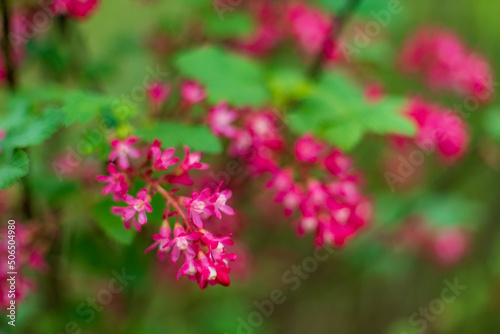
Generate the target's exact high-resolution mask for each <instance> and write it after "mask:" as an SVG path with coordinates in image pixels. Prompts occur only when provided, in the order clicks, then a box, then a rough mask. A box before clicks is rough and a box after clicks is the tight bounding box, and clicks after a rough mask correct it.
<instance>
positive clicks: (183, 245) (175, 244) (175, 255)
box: [162, 223, 203, 262]
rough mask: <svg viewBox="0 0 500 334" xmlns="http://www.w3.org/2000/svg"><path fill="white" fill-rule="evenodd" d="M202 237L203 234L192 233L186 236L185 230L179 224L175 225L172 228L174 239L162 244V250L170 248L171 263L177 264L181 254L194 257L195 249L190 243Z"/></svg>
mask: <svg viewBox="0 0 500 334" xmlns="http://www.w3.org/2000/svg"><path fill="white" fill-rule="evenodd" d="M201 236H203V233H200V232H194V233H191V234H187V233H186V230H184V228H183V227H182V226H181V225H180V224H179V223H176V224H175V228H174V238H173V239H172V240H170V241H169V242H167V243H166V244H164V245H163V246H162V248H168V247H170V246H172V253H171V259H172V262H177V260H178V259H179V256H180V255H181V253H186V254H188V255H191V256H194V254H195V247H194V245H193V243H192V241H193V240H197V239H199V238H200V237H201Z"/></svg>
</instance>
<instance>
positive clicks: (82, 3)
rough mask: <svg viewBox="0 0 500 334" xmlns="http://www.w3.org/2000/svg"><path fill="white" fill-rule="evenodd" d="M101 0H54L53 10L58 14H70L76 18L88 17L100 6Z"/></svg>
mask: <svg viewBox="0 0 500 334" xmlns="http://www.w3.org/2000/svg"><path fill="white" fill-rule="evenodd" d="M99 2H100V0H54V1H53V2H52V6H51V7H52V10H53V11H54V12H55V13H57V14H69V15H71V16H72V17H74V18H76V19H85V18H88V17H89V16H90V15H91V14H92V13H93V12H94V11H95V10H96V9H97V7H98V5H99Z"/></svg>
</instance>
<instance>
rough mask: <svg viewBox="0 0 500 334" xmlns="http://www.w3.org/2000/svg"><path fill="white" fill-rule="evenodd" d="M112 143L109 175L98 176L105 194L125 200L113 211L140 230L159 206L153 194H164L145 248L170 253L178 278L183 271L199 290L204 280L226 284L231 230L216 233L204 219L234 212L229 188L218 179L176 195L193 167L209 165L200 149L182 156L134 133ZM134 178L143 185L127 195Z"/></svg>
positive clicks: (189, 181) (190, 182)
mask: <svg viewBox="0 0 500 334" xmlns="http://www.w3.org/2000/svg"><path fill="white" fill-rule="evenodd" d="M139 144H140V146H139ZM111 145H112V151H111V153H110V155H109V160H110V163H109V165H108V175H101V176H98V177H97V180H98V181H100V182H104V183H107V185H106V186H105V187H104V189H103V190H102V193H103V194H111V195H112V196H113V199H114V200H115V201H117V202H119V204H124V205H122V206H118V205H117V206H114V207H113V208H112V212H113V213H114V214H115V215H119V216H121V217H122V219H123V222H124V225H125V228H127V229H129V228H131V227H134V228H135V229H136V230H137V231H141V230H142V226H144V225H145V224H146V223H148V213H151V212H152V211H153V210H155V209H156V210H158V209H157V208H154V207H153V206H152V205H151V199H152V198H153V197H154V196H161V197H163V199H164V201H165V204H166V209H165V210H164V212H163V222H162V225H161V227H160V229H159V233H158V234H155V235H153V240H154V243H153V244H152V245H151V247H149V248H148V249H147V250H146V253H147V252H149V251H151V250H152V249H154V248H158V257H159V258H160V259H165V258H166V256H167V254H168V253H170V254H171V256H170V259H171V261H172V262H174V263H176V262H178V261H179V260H180V261H181V262H182V266H181V267H180V269H179V270H178V272H177V275H176V278H179V277H180V276H186V277H188V278H189V279H191V280H192V281H197V282H198V284H199V286H200V288H202V289H203V288H205V287H206V286H207V285H208V284H211V285H214V284H222V285H225V286H227V285H229V284H230V280H229V273H230V268H229V261H232V260H235V259H236V255H234V254H231V253H227V252H226V247H227V246H231V245H233V241H232V240H231V238H230V236H231V234H229V235H226V236H222V237H216V236H214V235H213V234H212V233H210V232H209V231H208V230H207V229H206V228H205V221H206V219H207V218H209V217H210V216H215V217H216V218H218V219H221V218H222V216H223V214H225V215H234V214H235V211H234V210H233V209H232V208H231V207H230V206H229V205H228V204H227V201H228V200H229V199H230V198H231V195H232V193H231V191H230V190H229V189H222V187H223V185H222V183H221V184H219V185H218V187H217V188H216V189H210V188H205V189H203V190H201V191H193V192H192V194H191V196H180V195H178V193H179V192H185V190H186V189H185V188H187V187H188V186H192V185H193V184H194V181H193V179H192V178H191V176H190V173H191V171H192V170H194V169H197V170H206V169H208V168H209V165H208V164H206V163H203V162H201V161H200V160H201V154H200V153H198V152H191V150H190V149H189V148H188V147H185V149H184V157H183V159H182V160H181V159H180V158H179V157H176V156H175V153H176V152H175V149H174V148H166V149H163V148H162V147H161V142H159V141H154V142H153V143H140V142H139V141H138V139H137V138H136V137H129V138H126V139H124V140H118V139H115V140H113V141H112V142H111ZM134 180H141V181H142V182H144V183H145V184H146V186H145V188H143V189H141V190H139V191H138V192H137V193H136V194H131V193H130V191H129V189H130V186H131V183H132V182H134ZM171 220H174V223H173V227H172V226H171V224H170V222H169V221H171Z"/></svg>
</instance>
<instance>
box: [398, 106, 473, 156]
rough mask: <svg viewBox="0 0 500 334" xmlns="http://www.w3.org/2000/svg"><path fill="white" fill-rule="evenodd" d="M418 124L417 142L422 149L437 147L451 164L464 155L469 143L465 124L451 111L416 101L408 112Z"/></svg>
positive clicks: (409, 107)
mask: <svg viewBox="0 0 500 334" xmlns="http://www.w3.org/2000/svg"><path fill="white" fill-rule="evenodd" d="M406 113H407V115H408V116H409V117H410V118H411V119H413V120H414V121H415V123H416V124H417V129H418V130H417V137H416V139H415V142H416V144H417V145H419V146H420V147H424V148H428V149H429V147H435V146H437V149H438V152H439V153H440V155H441V156H442V157H443V158H444V159H445V160H446V161H447V162H451V161H453V160H456V159H458V158H460V157H461V156H463V155H464V153H465V152H466V150H467V147H468V143H469V134H468V131H467V127H466V124H465V122H464V121H463V120H462V119H461V118H460V117H459V116H458V114H456V113H455V112H454V111H451V110H442V109H440V108H439V107H437V106H434V105H430V104H426V103H424V102H422V101H421V100H419V99H414V100H413V101H412V102H411V103H410V105H409V106H408V109H407V111H406Z"/></svg>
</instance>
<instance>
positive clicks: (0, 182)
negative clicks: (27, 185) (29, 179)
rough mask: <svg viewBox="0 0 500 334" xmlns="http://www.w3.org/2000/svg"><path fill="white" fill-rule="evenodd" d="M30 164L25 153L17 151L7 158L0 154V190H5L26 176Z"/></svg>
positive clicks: (4, 154)
mask: <svg viewBox="0 0 500 334" xmlns="http://www.w3.org/2000/svg"><path fill="white" fill-rule="evenodd" d="M29 169H30V162H29V159H28V155H27V154H26V152H24V151H22V150H17V151H15V152H14V154H13V155H12V156H11V157H10V159H9V158H7V154H6V153H5V152H2V153H1V154H0V189H6V188H7V187H9V186H10V185H12V184H13V183H14V182H15V181H17V180H18V179H20V178H21V177H23V176H25V175H27V174H28V172H29Z"/></svg>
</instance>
